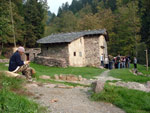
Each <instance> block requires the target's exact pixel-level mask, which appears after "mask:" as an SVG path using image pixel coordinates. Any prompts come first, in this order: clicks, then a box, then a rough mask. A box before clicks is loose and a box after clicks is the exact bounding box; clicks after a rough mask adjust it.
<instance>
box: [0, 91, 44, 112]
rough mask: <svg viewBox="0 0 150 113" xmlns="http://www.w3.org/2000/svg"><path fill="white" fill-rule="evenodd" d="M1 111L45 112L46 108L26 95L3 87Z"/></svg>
mask: <svg viewBox="0 0 150 113" xmlns="http://www.w3.org/2000/svg"><path fill="white" fill-rule="evenodd" d="M0 113H45V109H44V108H42V107H39V105H38V104H36V103H35V102H33V101H31V100H28V99H27V98H26V97H23V96H18V95H16V94H15V93H12V92H10V91H8V90H5V89H2V90H1V91H0Z"/></svg>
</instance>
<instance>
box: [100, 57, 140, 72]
mask: <svg viewBox="0 0 150 113" xmlns="http://www.w3.org/2000/svg"><path fill="white" fill-rule="evenodd" d="M100 61H101V66H102V67H105V68H108V69H114V68H116V69H120V68H130V63H131V58H130V56H120V54H119V55H118V56H116V57H113V56H111V55H108V57H104V55H103V54H102V55H101V56H100ZM133 64H134V69H136V68H137V58H136V57H134V60H133Z"/></svg>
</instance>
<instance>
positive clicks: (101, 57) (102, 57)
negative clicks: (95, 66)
mask: <svg viewBox="0 0 150 113" xmlns="http://www.w3.org/2000/svg"><path fill="white" fill-rule="evenodd" d="M100 61H101V66H102V67H104V56H103V54H101V56H100Z"/></svg>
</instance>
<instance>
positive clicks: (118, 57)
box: [117, 54, 121, 69]
mask: <svg viewBox="0 0 150 113" xmlns="http://www.w3.org/2000/svg"><path fill="white" fill-rule="evenodd" d="M120 60H121V59H120V54H119V55H118V56H117V66H118V69H120V62H121V61H120Z"/></svg>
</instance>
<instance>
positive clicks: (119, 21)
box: [45, 0, 150, 63]
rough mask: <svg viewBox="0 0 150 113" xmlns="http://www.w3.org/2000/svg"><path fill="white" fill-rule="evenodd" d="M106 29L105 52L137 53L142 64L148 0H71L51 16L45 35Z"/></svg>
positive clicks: (148, 30) (149, 24)
mask: <svg viewBox="0 0 150 113" xmlns="http://www.w3.org/2000/svg"><path fill="white" fill-rule="evenodd" d="M104 28H105V29H107V31H108V33H109V39H110V40H109V42H108V52H109V54H111V55H113V56H116V55H117V54H121V55H123V56H125V55H127V56H128V55H130V56H131V57H133V56H137V57H138V61H139V62H141V63H145V51H144V50H146V49H150V0H73V1H72V3H71V4H70V5H69V4H68V3H67V2H66V3H65V4H62V6H61V7H60V8H59V11H58V14H57V16H53V17H52V18H51V21H50V23H49V24H48V27H47V31H45V32H46V35H49V34H51V33H59V32H72V31H81V30H93V29H104Z"/></svg>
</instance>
